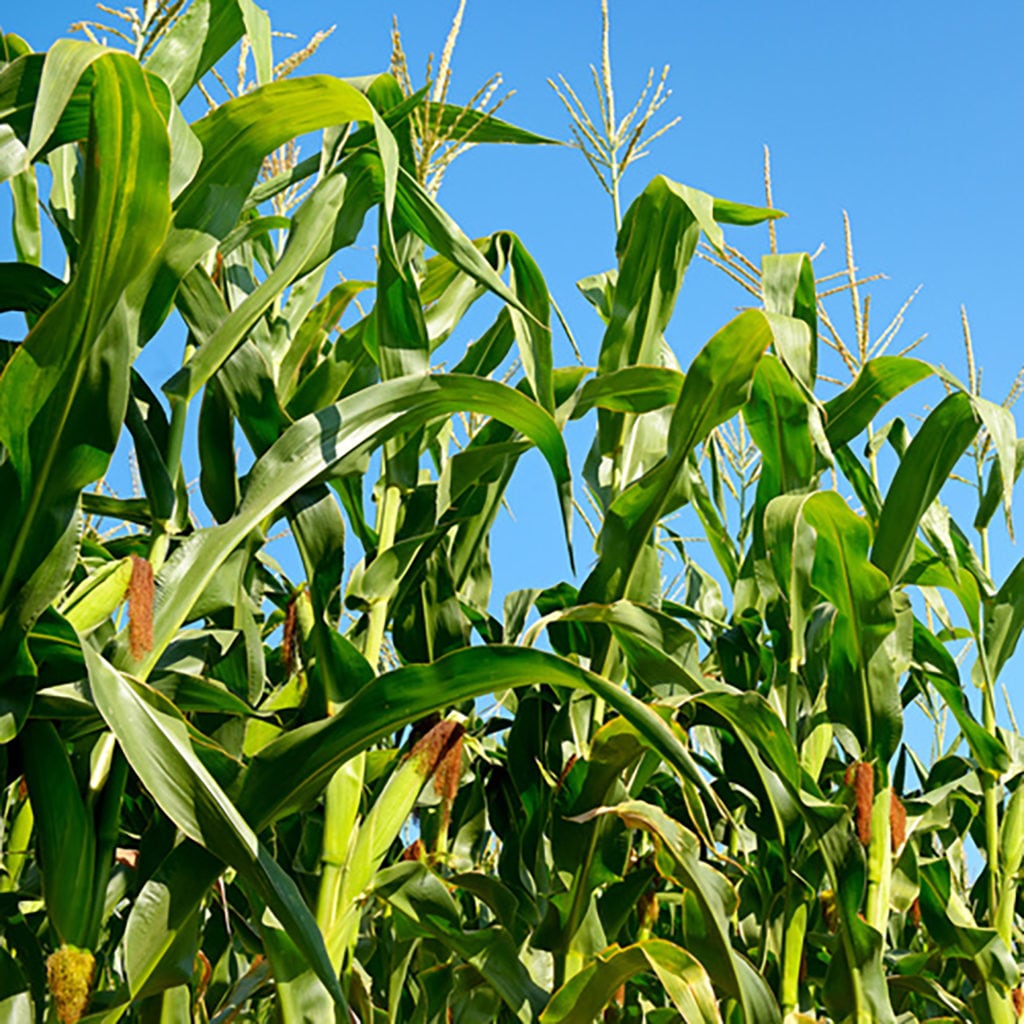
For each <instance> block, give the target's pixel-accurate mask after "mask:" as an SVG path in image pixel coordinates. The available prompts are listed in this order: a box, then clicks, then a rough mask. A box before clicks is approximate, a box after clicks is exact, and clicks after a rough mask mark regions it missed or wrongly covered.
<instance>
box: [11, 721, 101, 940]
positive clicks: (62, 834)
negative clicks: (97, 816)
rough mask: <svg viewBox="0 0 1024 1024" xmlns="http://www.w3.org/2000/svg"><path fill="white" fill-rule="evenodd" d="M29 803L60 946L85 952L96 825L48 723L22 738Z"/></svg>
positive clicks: (38, 724)
mask: <svg viewBox="0 0 1024 1024" xmlns="http://www.w3.org/2000/svg"><path fill="white" fill-rule="evenodd" d="M21 737H22V740H21V743H22V748H21V749H22V758H23V760H24V765H25V782H26V783H27V785H28V796H29V800H31V801H32V810H33V812H34V814H35V827H36V836H37V837H38V842H39V858H40V862H41V868H42V873H43V892H44V894H45V896H46V912H47V915H48V916H49V918H50V922H51V923H52V924H53V927H54V929H55V930H56V932H57V935H58V936H59V938H60V941H61V942H66V943H70V944H71V945H73V946H86V945H87V943H88V941H89V939H88V931H89V921H90V918H91V916H92V909H93V908H92V904H91V900H90V898H89V896H90V894H91V893H92V889H93V875H94V872H95V870H96V864H95V860H96V839H95V835H94V833H93V822H92V820H91V819H90V817H89V815H88V814H87V812H86V809H85V803H84V802H83V800H82V796H81V793H80V792H79V790H78V781H77V780H76V778H75V774H74V771H73V769H72V767H71V761H70V760H69V758H68V755H67V751H66V750H65V749H64V743H63V741H62V740H61V738H60V737H59V736H58V735H57V730H56V729H54V727H53V725H52V724H51V723H50V722H30V723H28V724H27V725H26V726H25V727H24V728H23V729H22V732H21Z"/></svg>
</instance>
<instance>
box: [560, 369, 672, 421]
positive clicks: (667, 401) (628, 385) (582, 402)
mask: <svg viewBox="0 0 1024 1024" xmlns="http://www.w3.org/2000/svg"><path fill="white" fill-rule="evenodd" d="M684 379H685V378H684V377H683V375H682V374H681V373H680V372H679V371H678V370H673V369H671V368H670V367H667V366H626V367H624V368H623V369H621V370H613V371H611V372H610V373H605V374H602V375H601V376H600V377H594V378H593V379H591V380H588V381H587V382H586V384H584V385H583V387H582V388H580V391H579V395H578V397H577V399H576V403H575V405H574V406H573V410H572V419H574V420H578V419H580V418H581V417H583V416H585V415H586V414H587V413H588V412H590V410H591V409H594V408H599V409H610V410H612V411H613V412H632V413H639V412H651V411H652V410H654V409H663V408H664V407H665V406H669V405H671V406H675V404H676V402H678V401H679V394H680V392H681V391H682V389H683V381H684Z"/></svg>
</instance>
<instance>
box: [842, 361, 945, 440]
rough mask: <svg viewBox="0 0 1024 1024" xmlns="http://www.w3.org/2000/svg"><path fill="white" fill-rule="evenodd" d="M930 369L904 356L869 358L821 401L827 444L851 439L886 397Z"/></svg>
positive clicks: (886, 399)
mask: <svg viewBox="0 0 1024 1024" xmlns="http://www.w3.org/2000/svg"><path fill="white" fill-rule="evenodd" d="M933 372H934V370H933V368H932V367H931V366H930V365H929V364H928V363H925V362H922V361H921V360H920V359H908V358H907V357H906V356H879V357H878V358H877V359H869V360H868V361H867V362H866V363H865V364H864V365H863V366H862V367H861V370H860V372H859V373H858V374H857V377H856V379H855V380H854V382H853V383H852V384H851V385H850V386H849V387H848V388H847V389H846V390H845V391H841V392H840V393H839V394H838V395H836V397H835V398H833V399H831V400H830V401H828V402H826V403H825V434H826V435H827V437H828V440H829V444H831V445H832V447H833V448H839V447H841V446H842V445H844V444H847V443H848V442H849V441H852V440H853V439H854V438H855V437H856V436H857V435H858V434H859V433H860V432H861V431H862V430H864V428H865V427H867V425H868V424H869V423H870V422H871V421H872V420H873V419H874V418H875V416H877V415H878V413H879V411H880V410H881V409H882V408H883V407H884V406H885V405H886V404H887V403H888V402H889V401H891V400H892V399H893V398H895V397H896V396H897V395H899V394H901V393H902V392H904V391H906V389H907V388H909V387H911V386H912V385H914V384H916V383H917V382H918V381H921V380H924V379H925V377H928V376H930V375H931V374H932V373H933Z"/></svg>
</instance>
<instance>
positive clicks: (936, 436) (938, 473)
mask: <svg viewBox="0 0 1024 1024" xmlns="http://www.w3.org/2000/svg"><path fill="white" fill-rule="evenodd" d="M977 432H978V419H977V414H976V412H975V409H974V405H973V403H972V402H971V399H970V398H969V397H968V396H967V395H965V394H963V393H962V392H956V393H954V394H952V395H949V396H948V397H947V398H944V399H943V400H942V401H941V402H940V403H939V404H938V405H937V406H936V407H935V408H934V409H933V410H932V411H931V413H930V414H929V415H928V418H927V419H926V420H925V421H924V423H923V424H922V425H921V429H920V430H918V432H917V434H916V435H915V436H914V440H913V441H911V442H910V447H909V448H907V452H906V455H904V456H903V458H902V459H900V464H899V467H898V468H897V470H896V474H895V476H894V477H893V480H892V483H891V484H890V485H889V490H888V492H887V493H886V496H885V502H884V504H883V505H882V512H881V514H880V515H879V517H878V529H877V531H876V532H875V541H874V544H873V545H872V548H871V561H872V562H873V563H874V564H875V565H877V566H878V568H879V569H881V570H882V572H884V573H885V574H886V576H888V577H889V579H890V580H891V581H892V582H893V583H897V582H899V580H900V579H901V578H902V576H903V573H904V571H905V570H906V567H907V563H908V562H909V560H910V556H911V553H912V551H913V547H914V537H915V536H916V534H917V527H918V524H919V523H920V522H921V517H922V516H923V515H924V514H925V512H927V511H928V508H929V506H930V505H931V503H932V502H933V501H934V500H935V499H936V498H937V497H938V494H939V491H940V490H941V489H942V487H943V485H944V484H945V483H946V481H947V480H948V479H949V474H950V473H951V472H952V471H953V468H954V466H956V464H957V461H958V460H959V458H960V456H961V455H962V454H963V453H964V451H966V449H967V446H968V445H969V444H970V443H971V441H972V440H973V439H974V436H975V435H976V434H977Z"/></svg>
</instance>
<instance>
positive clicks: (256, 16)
mask: <svg viewBox="0 0 1024 1024" xmlns="http://www.w3.org/2000/svg"><path fill="white" fill-rule="evenodd" d="M264 26H265V28H264ZM246 32H248V33H249V35H250V38H251V39H253V40H254V41H255V42H256V46H255V47H254V49H255V53H256V56H257V60H258V66H257V71H258V72H261V74H260V84H263V81H264V80H265V79H266V78H267V77H268V75H267V72H268V71H269V67H267V64H268V61H267V58H266V57H265V56H264V54H266V53H267V47H269V32H270V22H269V20H268V19H267V16H266V14H265V12H263V11H261V10H260V9H259V8H258V7H256V5H255V4H253V3H251V0H195V2H193V3H191V4H189V6H188V9H187V10H186V11H185V13H184V14H183V15H182V16H181V18H179V19H178V21H176V22H175V23H174V25H173V26H172V27H171V29H170V31H169V32H167V33H166V34H165V35H164V36H163V38H162V39H161V40H160V42H159V43H158V44H157V46H156V48H155V49H154V50H153V52H152V54H150V56H149V58H148V59H147V61H146V70H148V71H152V72H153V73H154V74H157V75H160V77H161V78H163V79H164V80H165V81H166V82H167V84H168V85H169V86H170V88H171V92H172V93H173V94H174V98H175V99H176V100H178V101H179V102H180V101H181V100H183V99H184V98H185V96H186V95H187V94H188V92H189V91H190V90H191V89H192V86H193V85H195V83H196V82H198V81H199V79H200V78H202V76H203V75H204V74H206V72H207V71H209V70H210V68H212V67H213V65H214V64H216V63H217V61H218V60H220V58H221V57H223V56H224V54H226V53H227V52H228V50H230V49H231V47H232V46H234V45H235V43H237V42H238V40H239V39H241V37H242V36H243V35H244V34H245V33H246ZM264 32H265V33H266V37H267V38H266V43H265V45H264V46H260V45H259V41H260V40H261V39H262V37H263V35H264ZM261 58H262V59H261Z"/></svg>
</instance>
